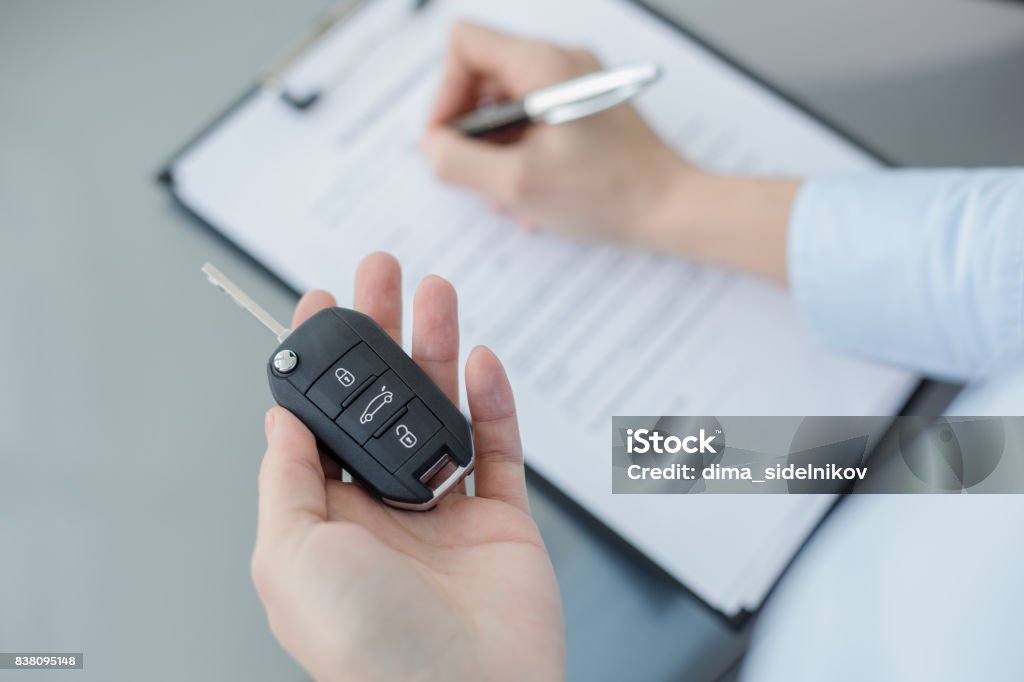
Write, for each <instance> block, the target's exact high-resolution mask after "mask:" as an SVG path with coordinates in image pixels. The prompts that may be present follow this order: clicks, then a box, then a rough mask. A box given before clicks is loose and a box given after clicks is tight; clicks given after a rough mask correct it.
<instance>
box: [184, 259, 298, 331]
mask: <svg viewBox="0 0 1024 682" xmlns="http://www.w3.org/2000/svg"><path fill="white" fill-rule="evenodd" d="M203 274H204V275H206V279H208V280H210V284H212V285H213V286H215V287H217V288H218V289H220V290H221V291H223V292H224V293H225V294H227V295H228V296H230V297H231V298H232V300H234V302H235V303H237V304H238V305H240V306H241V307H243V308H245V309H246V310H248V311H249V313H250V314H252V316H253V317H255V318H256V319H257V320H259V321H260V322H262V323H263V326H264V327H266V328H267V329H269V330H270V331H271V332H273V333H274V336H276V337H277V341H278V343H280V342H282V341H284V340H285V339H286V338H288V335H289V334H291V333H292V330H291V329H288V328H287V327H285V326H284V325H283V324H281V323H280V322H278V321H277V320H275V319H274V318H273V316H271V314H270V313H268V312H267V311H266V310H264V309H263V306H261V305H260V304H259V303H257V302H256V301H254V300H252V297H250V296H249V294H247V293H245V292H244V291H242V290H241V289H240V288H239V287H238V285H237V284H235V283H234V282H232V281H231V280H230V279H228V278H227V276H226V275H225V274H224V273H223V272H221V271H220V270H218V269H217V268H216V267H214V265H213V264H212V263H205V264H204V265H203Z"/></svg>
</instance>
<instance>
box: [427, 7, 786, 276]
mask: <svg viewBox="0 0 1024 682" xmlns="http://www.w3.org/2000/svg"><path fill="white" fill-rule="evenodd" d="M599 68H600V64H599V63H598V62H597V60H596V59H594V57H593V55H591V54H590V53H589V52H587V51H586V50H567V49H562V48H560V47H557V46H555V45H551V44H549V43H544V42H539V41H535V40H527V39H524V38H518V37H515V36H510V35H508V34H505V33H500V32H498V31H492V30H490V29H487V28H484V27H482V26H478V25H476V24H468V23H460V24H457V25H456V26H455V28H454V30H453V31H452V34H451V39H450V42H449V46H448V56H447V62H446V67H445V76H444V81H443V83H442V85H441V89H440V92H439V93H438V96H437V102H436V104H435V105H434V111H433V114H432V115H431V119H430V124H429V127H428V130H427V134H426V137H425V139H424V144H423V147H424V151H425V153H426V155H427V157H428V158H429V160H430V163H431V165H432V167H433V169H434V172H435V173H436V174H437V176H438V177H439V178H441V179H442V180H444V181H446V182H449V183H453V184H456V185H461V186H464V187H467V188H469V189H472V190H474V191H476V192H478V193H480V194H481V195H483V196H484V197H485V198H486V199H487V200H489V201H490V202H491V204H492V205H493V206H494V207H495V209H497V210H499V211H502V212H507V213H509V214H511V215H513V216H514V217H516V218H517V219H518V220H519V222H520V223H522V224H523V225H524V226H526V227H534V226H537V225H542V226H544V227H545V228H549V229H553V230H556V231H559V232H561V233H563V234H566V235H569V236H573V237H578V238H585V239H598V240H605V241H618V242H624V243H627V244H630V245H632V246H637V247H640V248H646V249H652V250H655V251H663V252H666V253H671V254H674V255H677V256H682V257H684V258H689V259H694V260H699V261H703V262H706V263H710V264H713V265H720V266H725V267H729V268H733V269H737V270H744V271H747V272H751V273H753V274H756V275H759V276H761V277H765V278H767V279H771V280H774V281H777V282H785V281H786V233H787V229H788V225H789V215H790V210H791V206H792V203H793V200H794V196H795V195H796V192H797V189H798V187H799V184H798V183H797V182H796V181H793V180H787V179H772V178H753V177H743V176H727V175H716V174H713V173H708V172H705V171H702V170H701V169H699V168H696V167H694V166H692V165H690V164H688V163H687V162H686V161H685V160H683V159H682V158H680V157H679V156H678V155H677V154H676V153H675V152H674V151H673V150H672V149H671V148H669V147H668V145H666V144H665V143H664V142H663V141H662V140H661V139H659V138H658V136H657V135H656V134H655V133H654V132H653V131H652V130H651V129H650V127H648V125H647V124H646V123H645V122H644V120H643V119H642V118H641V117H640V115H639V114H638V113H637V111H636V109H634V108H633V107H632V106H629V105H625V104H623V105H619V106H616V107H613V108H611V109H609V110H607V111H604V112H601V113H599V114H596V115H594V116H588V117H586V118H582V119H579V120H576V121H572V122H570V123H565V124H561V125H543V124H540V125H534V126H530V127H529V128H526V129H525V130H523V131H521V132H520V133H519V134H515V135H511V136H510V135H502V136H499V137H498V138H497V139H493V140H479V139H471V138H468V137H465V136H463V135H461V134H459V133H458V132H456V131H455V130H453V129H451V128H449V127H447V126H445V125H444V124H445V123H446V122H448V121H450V120H452V119H453V118H455V117H457V116H458V115H460V114H462V113H465V112H467V111H470V110H472V109H474V108H475V107H477V106H478V105H479V104H480V103H481V102H486V101H488V100H503V99H510V98H520V97H522V96H523V95H525V94H526V93H528V92H531V91H533V90H536V89H538V88H542V87H545V86H548V85H552V84H555V83H559V82H562V81H565V80H568V79H570V78H574V77H576V76H580V75H583V74H585V73H589V72H592V71H596V70H598V69H599Z"/></svg>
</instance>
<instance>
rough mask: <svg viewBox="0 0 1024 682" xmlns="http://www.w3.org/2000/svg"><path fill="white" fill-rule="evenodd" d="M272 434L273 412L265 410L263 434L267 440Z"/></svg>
mask: <svg viewBox="0 0 1024 682" xmlns="http://www.w3.org/2000/svg"><path fill="white" fill-rule="evenodd" d="M273 432H274V410H273V409H270V410H267V415H266V416H265V417H264V418H263V433H264V434H265V435H266V437H267V438H268V439H269V438H270V434H272V433H273Z"/></svg>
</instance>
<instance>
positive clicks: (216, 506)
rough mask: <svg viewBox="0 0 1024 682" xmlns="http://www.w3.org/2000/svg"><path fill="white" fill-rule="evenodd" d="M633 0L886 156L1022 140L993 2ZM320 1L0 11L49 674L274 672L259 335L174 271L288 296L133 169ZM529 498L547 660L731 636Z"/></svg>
mask: <svg viewBox="0 0 1024 682" xmlns="http://www.w3.org/2000/svg"><path fill="white" fill-rule="evenodd" d="M659 4H661V5H663V6H664V7H665V8H666V11H668V12H670V13H672V14H674V15H676V16H678V17H679V18H681V19H683V20H685V21H687V22H689V23H690V24H691V25H692V26H693V27H695V28H696V29H697V30H698V31H699V32H701V33H702V34H704V35H706V36H707V37H709V38H710V39H711V40H713V41H714V42H716V43H718V44H719V45H720V46H721V47H723V48H724V49H726V50H727V51H729V52H731V53H733V54H735V55H736V56H738V57H739V58H740V59H741V60H744V61H746V62H748V63H750V64H752V65H754V66H755V67H756V68H757V69H758V70H759V71H760V72H761V73H763V74H764V75H765V76H767V77H768V78H769V79H773V80H775V81H776V82H778V83H780V84H781V85H783V86H784V87H785V88H786V89H789V90H791V91H792V92H795V93H797V94H798V95H800V96H801V97H804V98H806V99H807V100H808V101H811V102H813V103H814V105H815V106H816V107H818V108H819V109H821V110H823V111H825V112H827V113H828V114H829V115H831V116H833V117H834V118H836V119H837V120H839V121H841V122H842V123H843V124H844V125H846V126H847V127H849V128H850V129H851V130H853V131H855V132H856V133H857V134H859V135H860V136H862V137H863V138H864V139H866V140H868V141H869V142H871V143H873V144H875V145H877V146H878V147H880V148H881V149H883V150H884V151H886V152H887V153H888V154H890V155H891V156H892V157H893V158H895V159H896V160H898V161H900V162H902V163H906V164H989V163H991V164H1005V163H1013V162H1015V161H1016V162H1018V163H1019V162H1020V161H1021V159H1024V135H1022V134H1021V130H1020V124H1019V122H1020V121H1021V120H1024V88H1022V87H1021V85H1022V83H1021V80H1022V78H1024V75H1022V74H1024V11H1022V10H1021V8H1020V7H1019V6H1018V7H1015V6H1013V5H1009V4H988V3H982V2H951V1H948V0H947V1H939V0H913V1H912V2H911V1H909V0H903V1H901V2H892V1H891V0H871V1H870V2H868V1H865V0H861V1H860V2H856V3H852V2H850V3H840V2H838V1H837V0H827V1H825V0H780V1H777V2H770V3H763V2H762V3H758V2H738V1H736V0H691V1H689V2H686V3H683V2H669V1H668V0H663V1H662V2H661V3H659ZM324 5H325V3H324V2H323V0H290V1H289V2H267V1H266V0H257V1H255V2H254V1H252V0H249V1H245V2H243V1H242V0H221V1H219V2H204V1H201V0H180V1H177V2H129V1H128V0H121V1H116V0H94V1H92V2H83V1H81V0H64V1H57V0H3V2H2V3H0V230H2V234H3V241H2V245H0V303H2V310H3V313H4V320H5V325H6V326H5V330H4V333H3V335H2V340H0V358H2V359H3V360H4V365H5V366H4V368H3V382H4V384H3V385H4V390H3V391H2V393H0V415H2V416H0V458H2V469H0V548H2V549H0V552H2V557H3V560H2V561H0V651H18V650H28V651H31V650H37V651H38V650H48V651H61V650H65V651H83V652H84V653H85V656H86V658H87V659H88V665H87V666H86V669H85V670H84V671H83V672H80V673H73V674H74V675H76V676H77V677H76V679H104V680H121V679H138V678H149V679H158V680H180V679H186V678H194V679H211V680H213V679H238V678H245V679H251V680H298V679H302V673H301V671H299V670H298V669H297V667H296V666H295V665H294V664H293V663H292V662H291V661H290V660H289V659H288V657H287V656H286V655H285V654H284V653H283V652H282V651H281V650H280V649H279V647H278V646H277V645H276V644H275V642H274V641H273V639H272V638H271V636H270V634H269V632H268V630H267V627H266V624H265V621H264V617H263V614H262V611H261V609H260V607H259V604H258V603H257V601H256V598H255V595H254V593H253V590H252V588H251V586H250V583H249V578H248V560H249V551H250V548H251V544H252V539H253V521H254V513H253V512H254V504H255V474H256V470H257V466H258V462H259V458H260V455H261V453H262V450H263V436H262V433H261V428H260V423H261V419H262V415H263V412H264V410H265V409H266V408H267V407H268V406H269V403H270V397H269V394H268V391H267V387H266V383H265V377H264V375H263V370H262V365H263V362H264V361H265V354H266V352H267V350H268V348H270V347H271V346H272V342H273V340H272V338H271V337H270V336H269V335H267V334H265V333H264V332H263V331H262V330H261V329H260V328H258V327H257V326H256V325H255V323H254V322H252V321H251V320H250V319H248V318H247V317H245V316H244V315H242V314H241V313H240V312H239V311H237V310H236V309H234V308H232V307H231V306H229V305H228V304H227V303H226V302H225V300H224V299H223V298H222V297H220V296H218V295H215V294H214V292H213V291H212V290H211V289H210V288H209V287H208V285H207V284H205V283H204V281H203V279H202V278H201V277H200V276H199V273H198V266H199V264H200V263H202V262H203V261H205V260H207V259H210V260H213V261H216V262H217V263H219V264H220V265H221V266H222V267H223V268H224V269H225V270H227V271H228V272H230V273H232V274H233V275H237V279H238V280H239V281H240V283H241V284H242V285H243V286H245V287H246V288H247V289H248V290H249V291H250V292H251V293H252V294H253V295H254V296H255V297H256V298H257V299H258V300H261V301H263V302H265V304H266V305H267V307H268V308H269V309H270V310H271V311H273V312H274V313H275V314H277V315H278V316H279V317H281V318H282V319H283V318H286V317H287V316H288V313H289V311H290V309H291V307H292V305H293V303H294V300H293V296H292V295H291V294H290V293H289V292H287V291H285V290H284V289H283V288H281V287H280V286H279V285H278V284H276V283H275V282H273V281H272V280H270V279H269V278H267V277H266V276H265V275H264V274H263V273H261V272H260V270H259V269H258V268H256V267H255V266H253V265H252V264H251V263H250V262H249V261H248V260H246V258H245V257H244V256H242V255H241V254H239V253H238V252H237V251H235V250H234V249H232V248H231V247H230V246H229V245H227V244H226V243H225V242H223V241H222V240H221V239H219V238H218V237H216V236H215V235H214V234H212V233H211V232H209V231H207V230H205V229H202V228H200V227H198V226H197V225H196V224H195V223H194V222H193V221H192V220H190V219H189V217H188V216H186V215H185V214H184V213H182V212H181V211H179V210H177V209H175V208H174V207H173V206H172V205H171V204H170V202H169V201H168V197H167V195H166V192H165V191H164V190H163V189H162V188H161V187H159V186H157V185H156V184H155V183H154V181H153V178H154V175H155V173H156V171H157V170H158V168H159V167H160V165H161V162H162V161H163V160H164V159H166V158H167V156H168V155H169V154H170V153H171V152H172V151H173V150H174V149H175V148H176V147H177V146H178V145H179V144H181V143H182V142H183V141H184V140H186V139H187V138H189V137H190V135H191V134H193V133H194V132H195V131H196V130H197V129H199V128H200V127H201V126H202V125H204V124H205V123H207V122H208V121H209V120H210V119H211V117H213V116H214V115H216V114H217V113H219V112H220V111H221V110H222V109H223V108H224V107H225V106H226V105H228V104H229V103H230V102H232V101H233V100H234V99H235V97H236V96H237V95H239V94H240V93H241V92H242V91H244V90H245V89H246V88H247V87H248V86H249V85H250V84H251V83H252V82H253V80H254V76H255V75H256V74H257V73H258V72H259V71H260V70H261V68H262V67H263V66H265V65H267V64H269V63H270V62H271V61H272V60H273V59H274V58H275V57H276V56H278V55H280V54H281V53H282V52H284V51H285V50H286V48H287V47H288V46H290V45H291V44H293V43H294V41H295V40H296V39H297V38H299V37H300V36H301V35H303V33H304V31H305V30H306V29H307V28H308V27H309V26H310V23H311V21H312V20H313V19H314V17H315V16H316V15H317V14H318V12H319V11H320V10H322V8H323V7H324ZM533 500H534V508H535V510H536V513H537V517H538V521H539V523H540V525H541V527H542V529H543V531H544V534H545V537H546V538H547V540H548V543H549V546H550V548H551V551H552V555H553V558H554V562H555V566H556V569H557V571H558V575H559V578H560V580H561V583H562V587H563V591H564V598H565V606H566V617H567V626H568V632H569V661H570V676H571V677H572V678H573V679H615V678H619V677H621V676H622V675H625V674H627V673H629V672H630V671H633V673H634V674H633V675H632V676H631V677H633V678H641V679H671V678H673V677H677V676H682V675H684V674H688V679H695V680H699V679H709V678H713V677H714V676H715V675H717V674H718V673H719V672H720V671H721V670H723V669H725V668H727V667H729V665H730V662H731V661H732V660H734V659H735V657H736V656H737V654H738V652H739V651H741V648H742V643H743V635H742V634H740V635H734V634H731V633H730V632H729V630H728V629H727V628H726V627H725V626H724V625H723V624H722V623H720V622H719V621H717V620H716V619H715V618H714V617H713V616H710V615H709V614H707V613H706V612H705V611H703V609H702V608H701V607H700V606H699V605H698V604H696V603H695V602H694V601H693V599H692V598H690V597H688V596H686V594H685V592H683V591H682V590H681V589H680V588H678V587H677V586H675V585H673V584H672V583H670V582H668V581H666V580H664V579H663V578H661V577H659V576H658V575H657V574H655V573H653V572H651V571H650V570H648V569H647V568H645V567H644V566H643V565H642V564H641V563H639V562H637V561H636V560H635V559H633V558H630V557H629V555H628V554H627V553H624V552H623V551H621V549H620V548H617V547H616V546H615V545H614V543H612V542H610V541H608V540H607V539H605V538H604V537H603V536H602V535H600V534H598V533H596V532H594V531H593V530H592V529H589V528H588V527H587V525H586V524H585V523H584V522H583V521H582V520H581V519H579V518H578V517H577V516H576V515H575V514H574V513H572V512H571V511H570V510H568V509H567V508H566V507H565V505H564V504H562V503H560V502H559V501H558V500H557V499H555V498H554V497H553V496H551V495H550V494H548V493H546V492H544V491H543V490H541V489H538V488H537V486H536V485H535V486H534V490H533ZM69 674H72V673H45V672H33V673H32V676H33V679H49V677H50V676H52V677H53V679H58V676H61V675H63V676H67V675H69ZM12 675H19V673H11V672H6V671H3V672H0V678H5V677H6V676H12ZM60 679H64V677H60Z"/></svg>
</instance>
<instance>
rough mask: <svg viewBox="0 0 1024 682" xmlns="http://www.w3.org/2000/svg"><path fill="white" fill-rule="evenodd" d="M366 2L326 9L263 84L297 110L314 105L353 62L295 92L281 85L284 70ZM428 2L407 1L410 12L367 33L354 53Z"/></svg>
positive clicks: (366, 49)
mask: <svg viewBox="0 0 1024 682" xmlns="http://www.w3.org/2000/svg"><path fill="white" fill-rule="evenodd" d="M369 2H370V0H347V1H344V2H340V3H338V4H337V5H336V6H334V7H332V8H331V9H329V10H328V11H327V12H326V13H325V14H324V16H323V17H322V18H321V19H320V21H318V22H317V25H316V27H315V28H314V29H313V31H312V32H311V33H310V34H309V35H308V36H307V37H306V39H305V40H303V41H301V42H300V43H299V44H298V45H296V46H295V47H294V48H292V50H291V51H289V52H288V54H287V55H285V57H284V58H283V59H281V61H279V62H278V63H277V64H275V65H274V67H273V68H271V69H270V71H269V73H268V74H267V76H266V78H264V80H263V87H264V88H269V89H273V90H277V91H278V95H279V96H280V98H281V99H282V100H283V101H284V102H286V103H287V104H288V105H290V106H291V107H293V108H295V109H297V110H299V111H305V110H306V109H309V108H310V107H312V106H313V105H314V104H316V103H317V102H318V101H319V100H320V99H321V98H322V97H323V96H324V95H325V94H326V93H328V92H330V91H331V90H333V89H334V88H335V87H336V86H337V85H338V84H339V83H341V82H342V81H344V80H345V78H346V77H347V76H348V74H349V73H351V71H352V70H353V68H355V65H354V64H352V63H346V64H341V65H339V67H338V68H337V69H336V70H335V71H334V72H333V73H331V74H329V75H328V76H327V77H326V78H325V79H324V81H323V82H322V83H320V84H319V85H317V86H316V87H315V88H310V89H308V90H305V91H294V90H289V89H288V88H286V87H285V86H284V75H285V73H286V72H287V71H288V69H289V68H290V67H291V66H292V65H293V64H294V63H295V61H296V60H297V59H298V58H299V57H300V56H301V55H302V54H303V53H304V52H305V51H306V50H307V49H308V48H309V47H310V46H311V45H313V43H315V42H316V41H317V40H319V39H320V38H321V37H323V35H324V34H325V33H327V32H328V31H330V30H331V29H332V28H334V27H335V26H336V25H337V24H338V23H340V22H342V21H346V20H348V19H350V18H351V17H352V16H353V15H354V14H356V13H357V12H358V11H359V10H360V9H362V8H363V7H364V6H366V5H367V4H369ZM429 4H430V0H412V2H411V3H410V5H411V6H410V13H409V14H408V15H405V16H403V17H401V18H399V20H398V22H396V24H394V25H390V26H385V27H383V28H381V29H379V30H377V31H374V32H373V33H372V34H371V35H369V36H366V37H365V38H364V39H363V43H364V44H363V45H361V46H360V49H358V50H357V52H358V53H360V54H366V53H367V52H370V51H372V50H373V49H374V48H375V47H376V46H378V45H380V44H381V43H383V42H384V41H385V40H386V39H387V37H388V36H389V35H390V34H391V33H393V32H394V31H395V30H396V29H398V28H400V27H401V25H404V24H405V22H407V21H409V20H410V19H412V18H413V17H414V16H416V14H417V13H418V12H420V11H421V10H423V9H424V8H425V7H427V5H429Z"/></svg>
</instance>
